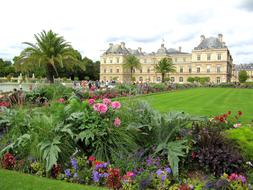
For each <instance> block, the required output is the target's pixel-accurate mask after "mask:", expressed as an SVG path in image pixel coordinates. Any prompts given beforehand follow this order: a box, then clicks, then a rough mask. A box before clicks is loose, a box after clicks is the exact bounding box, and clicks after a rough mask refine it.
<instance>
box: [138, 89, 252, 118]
mask: <svg viewBox="0 0 253 190" xmlns="http://www.w3.org/2000/svg"><path fill="white" fill-rule="evenodd" d="M138 99H142V100H145V101H147V102H149V103H150V105H151V106H152V107H153V108H155V109H157V110H159V111H161V112H168V111H184V112H187V113H190V114H194V115H205V116H210V117H211V116H214V115H218V114H221V113H227V112H228V111H232V115H233V114H236V113H237V112H238V111H239V110H240V111H242V112H243V115H242V117H241V119H240V120H241V122H242V123H251V121H252V119H253V90H252V89H235V88H194V89H187V90H179V91H174V92H168V93H161V94H154V95H149V96H140V97H138Z"/></svg>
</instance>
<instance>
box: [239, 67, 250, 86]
mask: <svg viewBox="0 0 253 190" xmlns="http://www.w3.org/2000/svg"><path fill="white" fill-rule="evenodd" d="M248 78H249V76H248V75H247V72H246V71H245V70H242V71H239V82H241V83H244V82H246V80H247V79H248Z"/></svg>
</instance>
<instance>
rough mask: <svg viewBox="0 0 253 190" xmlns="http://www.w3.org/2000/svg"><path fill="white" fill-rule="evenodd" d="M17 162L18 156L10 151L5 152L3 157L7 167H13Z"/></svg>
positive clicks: (4, 166)
mask: <svg viewBox="0 0 253 190" xmlns="http://www.w3.org/2000/svg"><path fill="white" fill-rule="evenodd" d="M15 164H16V158H15V157H14V156H13V155H12V154H11V153H9V152H7V153H5V154H4V155H3V158H2V166H3V168H5V169H13V168H14V166H15Z"/></svg>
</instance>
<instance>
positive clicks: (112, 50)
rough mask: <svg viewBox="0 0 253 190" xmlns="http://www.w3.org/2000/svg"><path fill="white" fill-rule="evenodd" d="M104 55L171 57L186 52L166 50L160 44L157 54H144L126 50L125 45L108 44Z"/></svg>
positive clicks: (136, 50)
mask: <svg viewBox="0 0 253 190" xmlns="http://www.w3.org/2000/svg"><path fill="white" fill-rule="evenodd" d="M104 54H105V55H106V54H123V55H128V54H132V55H136V56H139V55H172V54H188V53H186V52H181V51H178V50H176V49H173V48H169V49H166V47H165V46H164V44H161V47H160V48H159V49H158V50H157V52H156V53H155V52H152V53H149V54H147V53H145V52H142V51H141V50H140V51H139V50H138V49H130V48H126V47H125V45H124V44H123V45H122V44H114V45H113V44H110V47H109V48H108V49H107V50H106V51H105V53H104Z"/></svg>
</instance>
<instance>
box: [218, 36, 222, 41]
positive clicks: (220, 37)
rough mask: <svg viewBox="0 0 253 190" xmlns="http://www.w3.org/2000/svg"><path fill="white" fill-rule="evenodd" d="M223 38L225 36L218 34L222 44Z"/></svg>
mask: <svg viewBox="0 0 253 190" xmlns="http://www.w3.org/2000/svg"><path fill="white" fill-rule="evenodd" d="M222 38H223V35H222V34H218V39H219V41H220V42H222Z"/></svg>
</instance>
